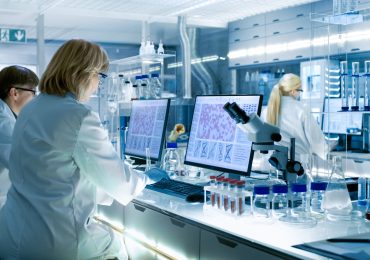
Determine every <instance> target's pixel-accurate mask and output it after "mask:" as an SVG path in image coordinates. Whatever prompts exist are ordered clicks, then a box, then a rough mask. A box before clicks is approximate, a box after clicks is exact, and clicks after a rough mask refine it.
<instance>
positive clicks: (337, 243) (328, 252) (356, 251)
mask: <svg viewBox="0 0 370 260" xmlns="http://www.w3.org/2000/svg"><path fill="white" fill-rule="evenodd" d="M293 247H295V248H299V249H302V250H306V251H309V252H311V253H315V254H318V255H322V256H325V257H329V258H332V259H356V260H357V259H359V260H362V259H370V233H366V234H361V235H356V236H349V237H338V238H332V239H327V240H321V241H317V242H312V243H305V244H300V245H295V246H293Z"/></svg>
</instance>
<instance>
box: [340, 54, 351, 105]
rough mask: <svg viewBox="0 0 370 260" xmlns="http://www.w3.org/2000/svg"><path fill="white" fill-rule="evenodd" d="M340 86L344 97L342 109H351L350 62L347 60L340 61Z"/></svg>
mask: <svg viewBox="0 0 370 260" xmlns="http://www.w3.org/2000/svg"><path fill="white" fill-rule="evenodd" d="M340 86H341V97H342V111H348V109H349V100H348V99H349V93H348V63H347V61H341V62H340Z"/></svg>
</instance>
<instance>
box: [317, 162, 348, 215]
mask: <svg viewBox="0 0 370 260" xmlns="http://www.w3.org/2000/svg"><path fill="white" fill-rule="evenodd" d="M322 209H323V210H325V213H326V216H327V218H328V219H329V220H345V219H347V218H348V217H349V216H350V214H351V211H352V203H351V198H350V197H349V193H348V190H347V184H346V181H345V178H344V172H343V170H342V158H341V157H340V156H334V157H333V169H332V171H331V176H330V180H329V184H328V187H327V188H326V191H325V196H324V199H323V203H322Z"/></svg>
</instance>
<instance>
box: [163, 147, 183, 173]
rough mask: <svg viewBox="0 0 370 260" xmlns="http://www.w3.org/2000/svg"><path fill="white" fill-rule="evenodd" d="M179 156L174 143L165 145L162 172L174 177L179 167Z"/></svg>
mask: <svg viewBox="0 0 370 260" xmlns="http://www.w3.org/2000/svg"><path fill="white" fill-rule="evenodd" d="M179 160H180V156H179V154H178V152H177V144H176V143H167V149H166V153H165V155H164V157H163V167H162V168H163V170H165V171H166V172H167V173H168V175H169V176H170V177H171V176H174V175H176V171H177V169H178V166H179Z"/></svg>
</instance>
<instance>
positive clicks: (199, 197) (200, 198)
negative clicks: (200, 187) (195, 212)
mask: <svg viewBox="0 0 370 260" xmlns="http://www.w3.org/2000/svg"><path fill="white" fill-rule="evenodd" d="M185 201H186V202H190V203H195V202H204V194H203V193H194V194H189V195H188V196H186V199H185Z"/></svg>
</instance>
